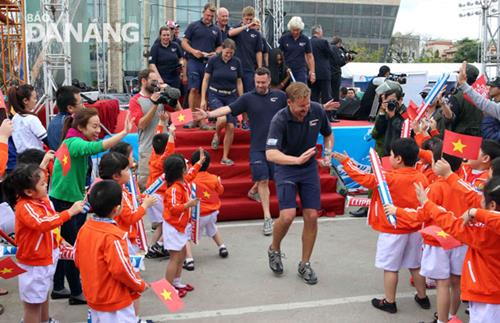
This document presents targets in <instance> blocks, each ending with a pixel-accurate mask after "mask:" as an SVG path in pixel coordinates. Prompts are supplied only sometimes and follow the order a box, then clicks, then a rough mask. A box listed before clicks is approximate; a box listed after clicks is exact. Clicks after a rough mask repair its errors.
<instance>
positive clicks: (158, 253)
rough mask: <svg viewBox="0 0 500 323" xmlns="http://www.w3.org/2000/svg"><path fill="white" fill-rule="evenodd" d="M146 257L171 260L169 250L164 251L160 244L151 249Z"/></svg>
mask: <svg viewBox="0 0 500 323" xmlns="http://www.w3.org/2000/svg"><path fill="white" fill-rule="evenodd" d="M145 257H146V258H147V259H158V258H167V259H168V258H170V255H169V253H168V251H167V250H165V249H163V247H162V246H160V245H159V244H158V243H155V244H154V245H152V246H151V247H149V250H148V253H146V255H145Z"/></svg>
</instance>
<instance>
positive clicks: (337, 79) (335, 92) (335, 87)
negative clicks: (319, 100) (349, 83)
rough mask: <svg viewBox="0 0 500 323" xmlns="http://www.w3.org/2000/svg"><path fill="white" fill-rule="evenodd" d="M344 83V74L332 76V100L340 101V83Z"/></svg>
mask: <svg viewBox="0 0 500 323" xmlns="http://www.w3.org/2000/svg"><path fill="white" fill-rule="evenodd" d="M341 81H342V74H341V73H338V74H332V79H331V80H330V86H331V88H332V98H333V100H334V101H336V102H339V101H340V83H341Z"/></svg>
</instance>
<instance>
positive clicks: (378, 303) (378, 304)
mask: <svg viewBox="0 0 500 323" xmlns="http://www.w3.org/2000/svg"><path fill="white" fill-rule="evenodd" d="M372 305H373V307H375V308H378V309H379V310H381V311H384V312H387V313H392V314H394V313H396V312H397V311H398V308H397V307H396V302H394V303H389V302H388V301H386V300H385V298H382V299H378V298H374V299H372Z"/></svg>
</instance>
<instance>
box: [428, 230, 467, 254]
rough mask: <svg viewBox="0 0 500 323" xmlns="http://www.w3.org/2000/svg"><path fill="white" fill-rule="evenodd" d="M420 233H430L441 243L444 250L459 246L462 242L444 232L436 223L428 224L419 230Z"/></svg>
mask: <svg viewBox="0 0 500 323" xmlns="http://www.w3.org/2000/svg"><path fill="white" fill-rule="evenodd" d="M419 232H420V234H421V235H430V236H432V237H433V238H434V239H436V240H437V242H438V243H439V244H440V245H441V247H442V248H443V249H444V250H448V249H453V248H456V247H458V246H461V245H462V243H461V242H460V241H458V240H457V239H455V238H453V237H452V236H451V235H449V234H448V233H446V232H444V231H443V229H441V228H440V227H438V226H437V225H430V226H428V227H425V228H423V229H422V230H420V231H419Z"/></svg>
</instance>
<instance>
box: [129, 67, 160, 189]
mask: <svg viewBox="0 0 500 323" xmlns="http://www.w3.org/2000/svg"><path fill="white" fill-rule="evenodd" d="M138 78H139V82H140V83H141V91H140V92H139V93H137V94H136V95H134V96H133V97H132V99H130V103H129V111H130V113H131V114H132V116H133V117H134V118H135V125H136V126H137V129H138V134H139V168H138V170H137V181H138V183H139V186H140V187H141V188H144V185H145V184H146V181H147V179H148V173H149V168H148V163H149V157H150V156H151V144H152V142H153V137H154V135H155V132H156V126H157V125H158V121H159V120H160V112H162V111H163V105H162V104H159V103H158V102H157V101H158V99H159V98H160V92H158V91H157V88H156V86H157V85H158V81H159V80H158V74H156V73H155V72H154V71H153V70H151V69H145V70H142V71H140V72H139V76H138Z"/></svg>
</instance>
